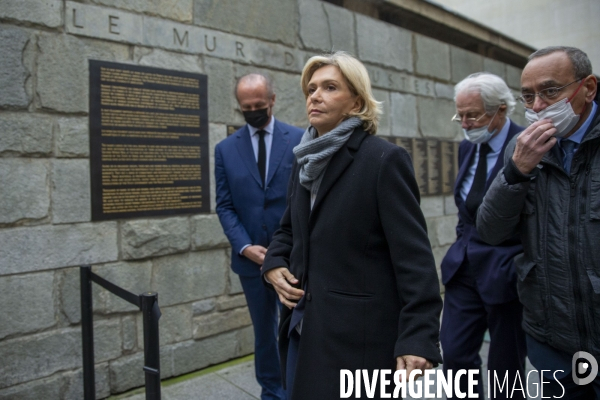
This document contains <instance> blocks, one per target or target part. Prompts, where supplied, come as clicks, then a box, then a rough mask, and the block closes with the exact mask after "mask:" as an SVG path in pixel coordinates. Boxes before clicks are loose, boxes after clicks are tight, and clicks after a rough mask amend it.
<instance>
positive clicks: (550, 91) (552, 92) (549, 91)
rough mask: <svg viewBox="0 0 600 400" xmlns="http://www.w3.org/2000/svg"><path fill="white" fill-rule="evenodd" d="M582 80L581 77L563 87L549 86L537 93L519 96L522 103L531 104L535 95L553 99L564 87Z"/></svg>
mask: <svg viewBox="0 0 600 400" xmlns="http://www.w3.org/2000/svg"><path fill="white" fill-rule="evenodd" d="M580 80H581V79H577V80H575V81H573V82H571V83H567V84H566V85H564V86H561V87H549V88H546V89H544V90H540V91H539V92H537V93H521V96H519V97H518V100H519V101H520V102H521V103H526V104H531V103H533V101H534V100H535V96H539V97H540V99H542V100H548V99H553V98H555V97H556V96H558V94H559V93H560V91H561V90H562V89H564V88H566V87H567V86H570V85H572V84H574V83H575V82H579V81H580Z"/></svg>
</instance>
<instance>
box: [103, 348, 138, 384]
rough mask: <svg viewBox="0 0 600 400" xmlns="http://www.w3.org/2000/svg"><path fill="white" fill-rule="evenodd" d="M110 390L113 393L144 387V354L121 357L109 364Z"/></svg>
mask: <svg viewBox="0 0 600 400" xmlns="http://www.w3.org/2000/svg"><path fill="white" fill-rule="evenodd" d="M108 365H109V366H108V368H109V379H110V389H111V392H113V393H120V392H124V391H126V390H128V389H131V388H135V387H140V386H144V370H143V366H144V353H143V352H139V353H135V354H132V355H130V356H125V357H121V358H119V359H118V360H115V361H111V362H109V364H108Z"/></svg>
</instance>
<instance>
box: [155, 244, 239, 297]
mask: <svg viewBox="0 0 600 400" xmlns="http://www.w3.org/2000/svg"><path fill="white" fill-rule="evenodd" d="M226 261H227V258H226V257H225V250H207V251H201V252H191V253H186V254H180V255H174V256H167V257H160V258H156V259H154V260H152V263H153V265H154V275H153V288H154V291H156V292H158V294H159V304H160V305H161V307H166V306H170V305H174V304H179V303H187V302H192V301H197V300H202V299H206V298H209V297H214V296H219V295H222V294H224V292H225V284H226V281H225V278H226V274H227V269H228V265H227V263H226Z"/></svg>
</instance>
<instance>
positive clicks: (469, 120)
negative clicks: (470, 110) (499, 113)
mask: <svg viewBox="0 0 600 400" xmlns="http://www.w3.org/2000/svg"><path fill="white" fill-rule="evenodd" d="M486 115H487V113H485V112H484V113H483V114H481V115H480V116H479V117H474V118H469V117H467V118H465V116H464V115H463V116H460V115H458V114H454V117H452V119H451V120H450V121H453V122H457V123H459V124H462V121H463V119H465V120H466V122H467V125H469V126H470V125H473V124H474V123H475V122H479V120H480V119H481V118H483V117H485V116H486Z"/></svg>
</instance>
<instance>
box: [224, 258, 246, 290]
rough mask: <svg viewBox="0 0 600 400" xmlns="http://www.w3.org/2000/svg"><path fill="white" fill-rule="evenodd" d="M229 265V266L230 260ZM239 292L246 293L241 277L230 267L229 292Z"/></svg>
mask: <svg viewBox="0 0 600 400" xmlns="http://www.w3.org/2000/svg"><path fill="white" fill-rule="evenodd" d="M227 265H228V266H229V262H228V263H227ZM238 293H244V288H242V283H241V282H240V277H239V276H238V274H236V273H235V272H233V270H231V269H229V294H230V295H231V294H238Z"/></svg>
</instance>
